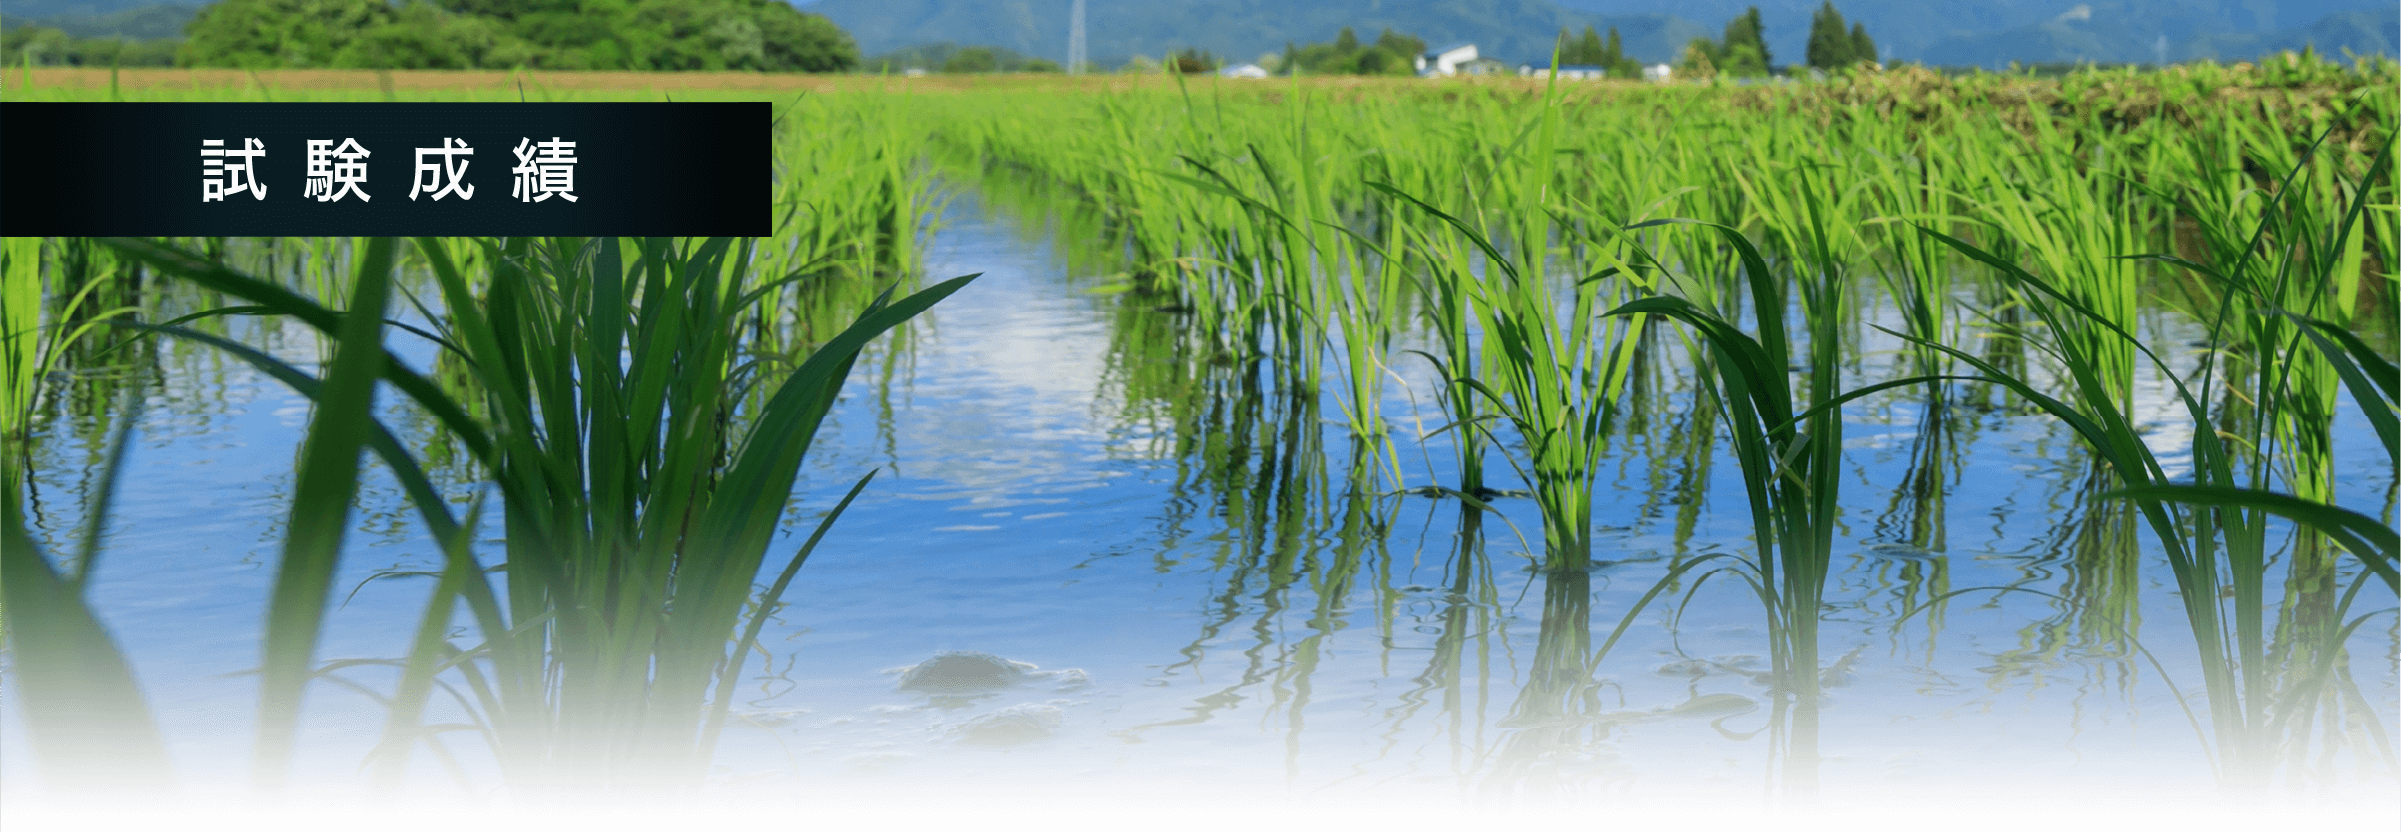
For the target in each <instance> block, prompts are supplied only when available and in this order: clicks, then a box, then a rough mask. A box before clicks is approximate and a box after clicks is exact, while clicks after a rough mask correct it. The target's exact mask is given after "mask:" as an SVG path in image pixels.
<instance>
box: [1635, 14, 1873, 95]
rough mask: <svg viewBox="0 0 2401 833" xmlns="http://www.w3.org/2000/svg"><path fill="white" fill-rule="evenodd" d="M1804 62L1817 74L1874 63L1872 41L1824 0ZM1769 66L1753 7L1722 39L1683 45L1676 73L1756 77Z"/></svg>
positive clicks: (1771, 63) (1812, 21) (1731, 23)
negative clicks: (1845, 24)
mask: <svg viewBox="0 0 2401 833" xmlns="http://www.w3.org/2000/svg"><path fill="white" fill-rule="evenodd" d="M1806 58H1807V60H1808V62H1809V67H1810V68H1812V69H1820V70H1834V69H1847V68H1849V67H1852V66H1855V65H1857V64H1860V63H1875V62H1876V41H1875V39H1874V38H1870V37H1868V34H1867V27H1866V26H1865V25H1863V24H1858V23H1853V24H1850V26H1849V28H1848V29H1847V30H1846V29H1845V27H1844V22H1843V19H1842V12H1839V11H1836V10H1835V9H1834V3H1833V0H1827V2H1826V3H1825V5H1823V6H1820V7H1818V10H1817V14H1816V15H1814V16H1812V17H1811V19H1810V21H1809V46H1808V55H1807V56H1806ZM1773 66H1774V56H1773V55H1771V54H1770V53H1769V52H1768V50H1767V37H1766V27H1765V26H1764V25H1762V24H1761V23H1760V21H1759V7H1758V6H1752V7H1750V9H1748V10H1746V11H1744V12H1743V13H1742V16H1740V17H1736V18H1734V19H1733V20H1732V21H1729V22H1728V23H1727V24H1726V33H1725V36H1724V37H1722V38H1719V39H1716V40H1711V39H1709V38H1694V39H1693V40H1692V43H1691V44H1689V45H1687V46H1685V47H1684V55H1683V57H1682V58H1680V59H1679V60H1678V61H1677V64H1676V74H1677V75H1678V76H1682V77H1703V78H1706V77H1708V76H1711V75H1727V76H1732V77H1735V78H1759V77H1764V76H1766V75H1768V74H1770V73H1771V72H1772V69H1771V67H1773Z"/></svg>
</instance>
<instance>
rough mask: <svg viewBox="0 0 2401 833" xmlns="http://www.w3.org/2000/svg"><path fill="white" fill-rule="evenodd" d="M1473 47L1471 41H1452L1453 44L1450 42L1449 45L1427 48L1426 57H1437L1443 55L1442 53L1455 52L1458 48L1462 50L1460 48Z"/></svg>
mask: <svg viewBox="0 0 2401 833" xmlns="http://www.w3.org/2000/svg"><path fill="white" fill-rule="evenodd" d="M1474 48H1476V45H1475V44H1472V43H1454V44H1451V45H1449V46H1445V47H1443V48H1441V49H1428V50H1426V57H1428V58H1438V57H1441V56H1444V55H1448V54H1451V53H1453V52H1457V51H1459V50H1462V49H1474Z"/></svg>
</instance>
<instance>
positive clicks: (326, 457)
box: [254, 238, 394, 790]
mask: <svg viewBox="0 0 2401 833" xmlns="http://www.w3.org/2000/svg"><path fill="white" fill-rule="evenodd" d="M393 254H394V242H393V241H392V240H391V239H390V238H375V239H374V240H372V241H369V242H368V243H367V246H366V251H365V253H364V255H363V256H362V257H361V258H360V264H359V271H358V277H357V280H356V281H355V282H354V283H353V284H352V289H351V304H352V306H351V309H350V310H348V311H347V312H345V313H343V315H342V316H341V319H342V320H341V323H340V326H339V327H338V328H337V330H336V331H337V332H338V333H339V336H338V339H337V341H336V343H335V346H334V357H333V362H332V364H331V365H330V366H329V367H328V368H327V370H326V373H325V380H324V389H323V391H322V392H321V393H320V395H319V397H318V400H317V409H316V414H315V415H314V416H313V417H312V418H311V419H310V420H309V427H308V433H307V436H306V437H305V438H304V439H303V440H302V441H301V452H300V464H299V473H298V476H297V477H296V478H295V482H294V485H293V494H294V498H293V501H292V509H291V521H290V522H289V524H288V525H287V532H286V533H285V537H284V542H283V552H282V556H281V558H280V560H279V561H278V564H277V569H276V576H275V586H274V589H273V590H272V591H270V597H269V602H268V606H267V633H266V649H265V654H266V656H265V660H264V662H263V663H262V664H261V666H260V683H259V689H260V690H259V718H258V719H259V723H258V750H257V756H258V757H257V759H256V760H255V762H254V775H255V777H256V779H257V781H258V783H259V785H260V786H262V787H265V788H267V789H270V790H274V789H280V788H281V786H282V785H283V783H284V780H285V778H286V777H287V776H288V774H289V773H288V770H289V768H290V764H291V756H292V751H293V746H294V744H295V742H296V741H297V739H298V734H299V721H300V707H301V700H302V693H303V689H304V688H305V687H306V686H307V685H308V682H309V679H310V674H309V665H310V663H311V661H312V659H313V658H314V656H315V654H316V646H317V638H318V633H319V631H320V630H321V629H322V627H323V625H324V621H325V609H326V603H327V599H328V597H329V596H330V595H331V593H332V590H333V574H334V569H335V565H336V564H337V563H338V562H339V561H340V558H341V549H342V540H343V537H344V532H345V530H346V527H347V525H348V521H349V518H350V502H351V499H352V497H354V496H355V495H356V494H357V491H358V481H359V468H360V466H361V460H360V452H361V451H362V450H363V449H364V448H365V447H366V446H367V444H368V437H369V434H370V433H371V432H370V431H369V430H368V429H367V428H366V427H365V426H366V425H368V424H369V423H370V422H372V415H373V410H374V405H375V388H376V386H377V382H378V380H379V378H380V377H381V376H382V373H383V363H384V360H385V355H384V346H383V312H384V305H385V303H386V301H387V299H388V298H389V296H390V291H389V290H390V283H391V274H392V261H393Z"/></svg>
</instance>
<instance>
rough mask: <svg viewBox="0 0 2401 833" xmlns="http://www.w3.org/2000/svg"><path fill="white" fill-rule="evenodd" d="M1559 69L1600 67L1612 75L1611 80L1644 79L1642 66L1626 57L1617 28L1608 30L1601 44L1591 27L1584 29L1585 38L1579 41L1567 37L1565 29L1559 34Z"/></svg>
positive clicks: (1598, 36)
mask: <svg viewBox="0 0 2401 833" xmlns="http://www.w3.org/2000/svg"><path fill="white" fill-rule="evenodd" d="M1559 65H1560V66H1596V67H1601V68H1603V69H1607V70H1608V71H1609V77H1611V78H1629V79H1639V78H1641V77H1642V62H1641V61H1637V60H1634V59H1633V58H1629V57H1626V48H1625V44H1624V42H1623V41H1620V40H1619V39H1618V37H1617V27H1615V26H1611V27H1609V39H1608V40H1602V39H1601V36H1600V35H1598V34H1595V33H1593V31H1592V27H1590V26H1586V27H1584V35H1583V36H1582V37H1577V38H1570V37H1568V36H1567V30H1565V29H1561V30H1559Z"/></svg>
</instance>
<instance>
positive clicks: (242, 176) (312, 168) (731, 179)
mask: <svg viewBox="0 0 2401 833" xmlns="http://www.w3.org/2000/svg"><path fill="white" fill-rule="evenodd" d="M770 118H771V116H770V114H769V108H768V105H767V104H765V103H763V102H751V103H695V104H602V103H571V104H399V103H394V104H113V103H8V104H0V125H4V127H0V235H7V236H12V237H66V236H79V237H80V236H136V237H163V236H197V237H216V236H225V237H282V236H292V237H320V236H352V235H359V236H384V235H442V236H452V235H478V236H508V237H516V236H651V235H659V236H692V237H700V236H720V235H726V236H738V237H763V236H766V235H768V234H769V233H771V226H772V225H773V217H772V209H771V206H770V202H771V200H772V188H773V183H772V180H771V173H770V170H771V169H770V166H771V162H772V154H773V148H772V146H771V141H772V136H771V135H770Z"/></svg>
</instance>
